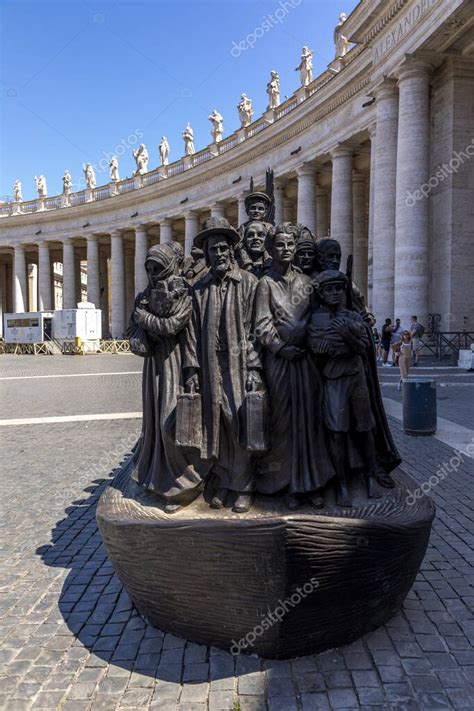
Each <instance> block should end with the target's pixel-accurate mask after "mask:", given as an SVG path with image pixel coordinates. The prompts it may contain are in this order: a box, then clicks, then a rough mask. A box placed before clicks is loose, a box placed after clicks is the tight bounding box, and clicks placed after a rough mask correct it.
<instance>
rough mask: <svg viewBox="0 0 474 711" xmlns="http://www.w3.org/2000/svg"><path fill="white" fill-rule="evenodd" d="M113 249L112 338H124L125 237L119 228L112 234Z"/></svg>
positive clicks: (111, 246)
mask: <svg viewBox="0 0 474 711" xmlns="http://www.w3.org/2000/svg"><path fill="white" fill-rule="evenodd" d="M110 251H111V275H110V276H111V282H112V283H111V299H112V309H111V316H112V323H111V326H110V335H111V336H112V338H123V335H124V330H125V269H124V258H123V237H122V233H121V232H120V231H119V230H114V231H113V232H112V233H111V235H110Z"/></svg>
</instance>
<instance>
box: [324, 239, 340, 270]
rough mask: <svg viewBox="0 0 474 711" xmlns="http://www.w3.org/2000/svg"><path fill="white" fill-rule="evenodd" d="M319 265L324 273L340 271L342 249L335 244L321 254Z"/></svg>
mask: <svg viewBox="0 0 474 711" xmlns="http://www.w3.org/2000/svg"><path fill="white" fill-rule="evenodd" d="M319 264H320V267H321V269H322V271H325V270H326V269H334V270H336V271H339V267H340V266H341V248H340V246H339V245H338V244H336V243H334V244H331V245H329V246H328V247H326V248H325V249H323V250H321V251H320V252H319Z"/></svg>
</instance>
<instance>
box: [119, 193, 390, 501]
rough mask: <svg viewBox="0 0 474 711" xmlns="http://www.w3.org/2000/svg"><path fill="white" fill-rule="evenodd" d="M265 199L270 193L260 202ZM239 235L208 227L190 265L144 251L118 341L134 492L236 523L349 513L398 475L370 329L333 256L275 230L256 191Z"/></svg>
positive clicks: (330, 248)
mask: <svg viewBox="0 0 474 711" xmlns="http://www.w3.org/2000/svg"><path fill="white" fill-rule="evenodd" d="M269 192H270V191H269ZM246 210H247V215H248V220H247V221H246V222H245V224H243V225H241V226H240V228H239V230H236V229H234V228H233V227H232V226H231V225H230V224H229V222H228V221H227V220H225V219H224V218H210V219H208V220H207V221H206V223H205V224H204V227H203V229H202V230H201V231H200V232H199V233H198V234H197V235H196V237H195V239H194V246H193V250H192V254H191V257H190V258H188V259H187V260H185V258H184V253H183V249H182V247H181V245H180V244H179V243H177V242H169V243H164V244H159V245H155V246H153V247H151V249H150V250H149V252H148V255H147V258H146V265H145V266H146V270H147V274H148V280H149V284H148V286H147V288H146V289H145V290H144V291H143V292H142V293H140V294H138V296H137V298H136V301H135V307H134V310H133V313H132V315H131V319H130V323H129V327H128V334H127V335H128V338H129V339H130V344H131V348H132V351H133V352H134V353H136V354H137V355H140V356H143V357H144V359H145V363H144V371H143V428H142V434H141V437H140V440H139V442H138V443H137V447H136V449H135V451H134V454H133V466H134V474H133V476H134V478H135V479H136V480H137V481H138V483H139V484H141V485H143V486H144V487H146V488H147V489H149V490H151V491H153V492H155V494H157V495H159V496H160V497H161V499H162V500H163V501H164V504H165V511H166V512H167V513H173V512H175V511H177V510H179V509H180V508H181V507H182V506H185V505H187V504H190V503H191V502H192V501H193V500H194V499H195V498H196V497H197V496H199V495H200V494H201V493H204V496H205V500H206V501H208V502H209V503H210V506H211V507H212V508H216V509H220V508H223V507H225V506H227V507H228V506H232V508H233V511H234V512H236V513H244V512H246V511H248V510H249V509H250V508H251V506H252V501H253V498H254V495H255V494H256V493H258V494H267V495H279V494H281V495H284V496H285V501H286V504H287V506H288V507H289V508H290V509H296V508H297V507H298V506H300V505H301V504H303V503H305V502H308V503H310V504H312V505H313V506H314V507H316V508H321V507H323V506H324V505H325V497H326V492H329V491H331V492H332V493H331V496H333V497H334V496H335V500H336V503H337V504H338V505H339V506H343V507H348V506H351V505H352V498H351V479H352V478H353V477H358V481H359V482H360V481H361V480H363V481H364V482H365V484H366V491H367V495H368V496H369V497H379V496H381V494H382V493H383V490H384V489H383V487H389V488H390V487H393V486H394V481H393V480H392V478H391V476H390V472H391V471H392V470H393V469H394V468H395V467H396V466H397V465H398V464H399V463H400V459H399V455H398V453H397V451H396V448H395V446H394V444H393V441H392V438H391V435H390V431H389V429H388V426H387V422H386V418H385V414H384V410H383V405H382V402H381V397H380V391H379V386H378V380H377V372H376V358H375V349H374V343H373V338H372V328H371V326H372V318H371V315H370V314H369V313H368V312H367V310H366V308H365V306H364V302H363V299H362V297H361V295H360V293H359V292H358V290H357V288H356V287H355V285H353V283H352V280H351V278H350V274H346V273H344V272H342V271H341V270H340V261H341V250H340V246H339V244H338V242H336V241H335V240H332V239H321V240H318V239H316V238H315V237H314V236H313V235H312V234H311V232H310V230H308V229H307V228H306V227H305V226H303V225H298V224H297V225H294V224H290V223H284V224H282V225H274V224H272V222H273V219H272V214H273V210H274V207H273V200H272V198H271V196H270V195H269V194H267V193H265V192H251V193H250V194H249V195H248V196H247V198H246Z"/></svg>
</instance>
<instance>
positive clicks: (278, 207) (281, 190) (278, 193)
mask: <svg viewBox="0 0 474 711" xmlns="http://www.w3.org/2000/svg"><path fill="white" fill-rule="evenodd" d="M284 201H285V184H284V182H283V181H282V180H278V179H277V178H275V224H276V225H281V224H282V223H283V222H284V221H285V215H284Z"/></svg>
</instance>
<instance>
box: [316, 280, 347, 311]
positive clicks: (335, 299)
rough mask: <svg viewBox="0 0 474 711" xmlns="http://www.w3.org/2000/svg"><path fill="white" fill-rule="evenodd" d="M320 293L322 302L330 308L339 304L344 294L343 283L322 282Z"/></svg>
mask: <svg viewBox="0 0 474 711" xmlns="http://www.w3.org/2000/svg"><path fill="white" fill-rule="evenodd" d="M320 295H321V298H322V300H323V301H324V303H325V304H327V306H329V307H330V308H336V307H337V306H341V304H342V302H343V299H344V295H345V288H344V284H342V282H333V283H332V284H324V286H323V287H321V290H320Z"/></svg>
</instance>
